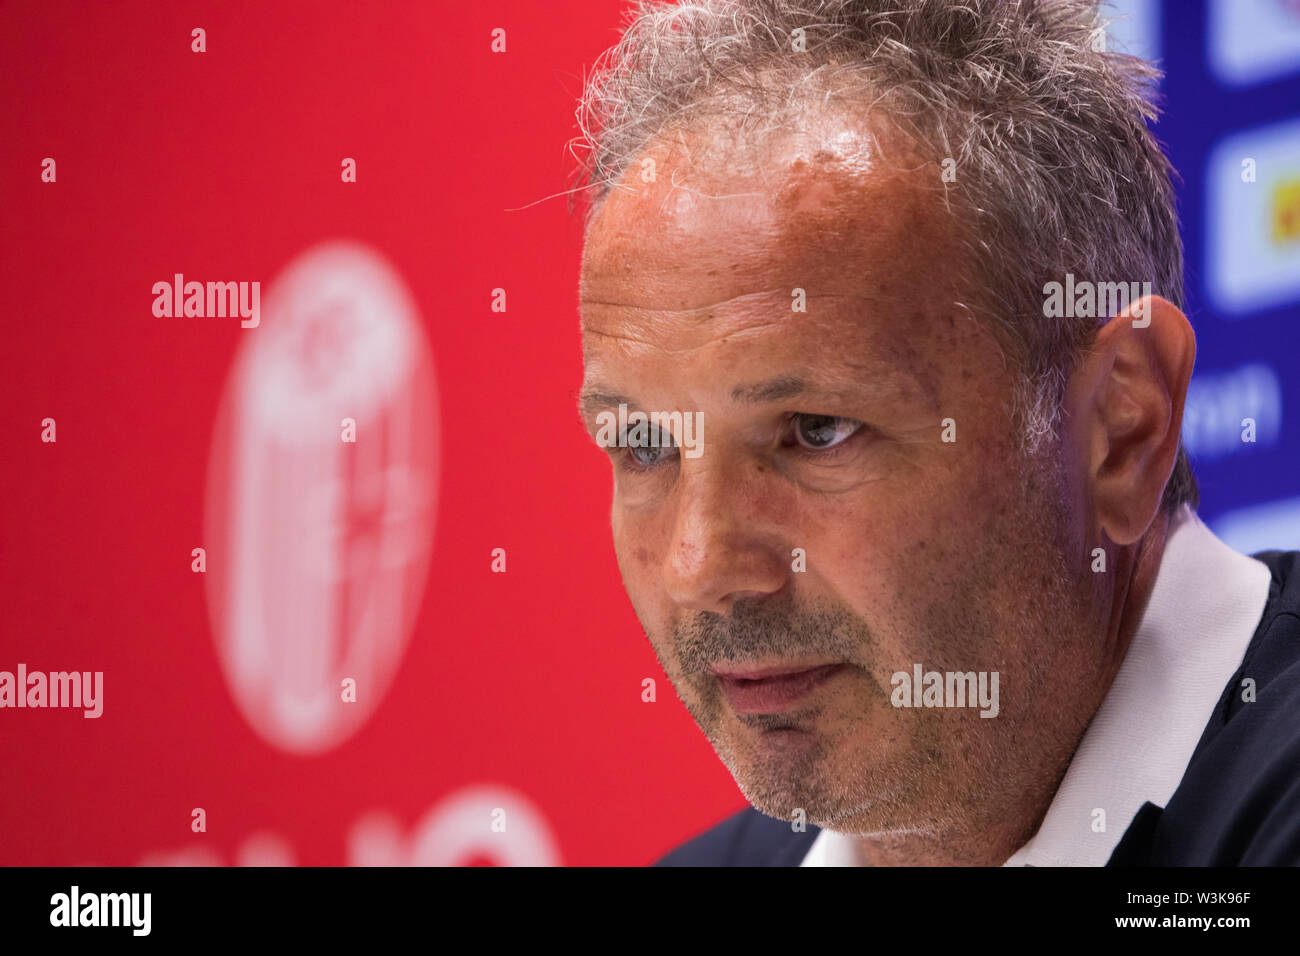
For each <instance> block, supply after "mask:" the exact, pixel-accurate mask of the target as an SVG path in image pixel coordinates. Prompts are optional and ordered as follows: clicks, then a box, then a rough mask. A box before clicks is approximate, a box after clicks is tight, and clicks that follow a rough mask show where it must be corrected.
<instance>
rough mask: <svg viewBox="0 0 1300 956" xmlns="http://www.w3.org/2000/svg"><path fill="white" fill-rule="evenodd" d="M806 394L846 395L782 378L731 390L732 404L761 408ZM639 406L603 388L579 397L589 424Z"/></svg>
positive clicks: (582, 414)
mask: <svg viewBox="0 0 1300 956" xmlns="http://www.w3.org/2000/svg"><path fill="white" fill-rule="evenodd" d="M805 392H817V393H819V394H822V395H834V396H837V397H838V396H840V395H843V394H845V393H842V392H838V391H835V390H833V389H826V388H821V387H818V386H815V385H812V384H810V383H809V382H807V381H805V380H804V379H801V378H796V377H794V376H791V375H782V376H779V377H777V378H772V379H768V380H767V381H763V382H754V383H751V384H749V385H737V386H736V387H735V388H733V389H732V390H731V400H732V401H733V402H737V403H739V404H743V405H760V404H763V403H766V402H781V401H785V400H786V399H788V398H793V397H795V396H796V395H802V394H804V393H805ZM619 405H627V406H628V407H629V408H633V407H635V406H636V405H637V403H636V401H635V400H634V399H631V398H629V397H628V396H626V395H621V394H619V393H618V392H607V391H604V390H603V389H600V388H595V389H587V390H584V391H583V392H581V393H580V394H579V395H578V414H579V416H580V417H581V418H582V419H583V421H584V422H585V421H586V419H587V417H588V416H590V415H592V414H594V413H595V412H598V411H601V410H602V409H609V408H617V407H618V406H619Z"/></svg>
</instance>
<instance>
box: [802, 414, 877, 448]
mask: <svg viewBox="0 0 1300 956" xmlns="http://www.w3.org/2000/svg"><path fill="white" fill-rule="evenodd" d="M861 427H862V422H860V421H856V420H855V419H852V418H839V417H837V416H835V415H805V414H803V413H796V415H795V416H794V437H795V440H796V441H798V442H799V444H800V445H801V446H802V447H804V448H808V449H811V450H813V451H823V450H825V449H827V448H834V447H835V446H836V445H839V444H841V443H842V442H844V441H846V440H848V439H849V438H851V437H852V436H853V433H854V432H856V431H857V430H858V429H859V428H861Z"/></svg>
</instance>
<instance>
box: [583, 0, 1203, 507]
mask: <svg viewBox="0 0 1300 956" xmlns="http://www.w3.org/2000/svg"><path fill="white" fill-rule="evenodd" d="M1104 29H1105V22H1104V21H1103V20H1102V18H1101V16H1100V12H1099V10H1098V0H684V2H682V3H680V4H672V3H664V2H660V0H638V3H637V5H636V7H635V8H634V9H632V10H630V11H629V12H628V25H627V28H626V29H625V31H624V33H623V35H622V37H621V39H620V40H619V42H618V43H617V44H616V45H615V46H614V47H611V48H610V49H609V50H607V51H605V53H604V54H603V55H602V57H601V59H600V60H599V61H598V62H597V64H596V66H595V68H594V69H593V72H592V75H591V76H590V77H589V79H588V81H587V83H586V86H585V89H584V92H583V96H582V100H581V102H580V103H579V105H578V109H577V114H576V115H577V120H578V126H579V129H580V130H581V136H580V137H578V138H576V139H575V140H574V141H572V142H571V143H570V148H571V149H572V151H573V152H574V154H575V156H577V157H578V159H579V161H580V168H579V170H578V174H579V177H580V181H579V189H580V190H585V191H586V192H587V193H588V194H589V197H588V198H589V202H588V206H587V223H588V224H590V222H591V219H592V218H593V217H594V215H595V213H596V211H597V210H598V209H599V207H600V205H601V204H602V203H603V201H604V199H605V197H606V196H607V195H608V193H609V192H610V190H611V189H613V188H614V187H615V185H616V184H617V183H618V182H619V180H620V179H621V177H622V175H623V173H624V171H625V170H626V168H627V166H628V165H629V164H630V163H631V162H632V161H633V160H634V159H635V158H636V157H637V155H638V154H639V152H640V151H641V150H642V149H643V148H644V147H646V146H647V145H648V144H649V143H650V141H651V140H652V139H654V138H655V137H656V136H657V135H659V134H661V133H664V132H665V131H667V130H669V129H671V128H682V127H686V126H689V125H690V124H691V123H699V122H701V121H706V122H712V123H718V122H720V121H723V120H724V119H727V118H730V120H731V121H734V122H737V123H738V127H739V126H745V127H748V126H749V124H751V122H752V121H753V120H754V119H755V118H758V119H759V120H760V121H761V123H762V125H763V127H764V128H765V129H768V130H770V129H772V128H775V127H776V126H778V125H779V124H780V123H781V122H783V121H784V122H790V121H797V119H798V116H799V114H800V110H802V109H806V108H807V105H808V102H809V101H808V96H809V95H812V94H811V91H813V90H816V91H817V95H818V98H819V99H820V100H823V101H828V100H829V99H830V98H831V97H832V96H834V97H836V98H840V99H843V98H847V99H848V101H849V102H851V103H854V102H855V103H857V104H859V105H860V106H861V107H862V108H863V109H864V110H866V109H870V108H871V107H873V106H875V105H876V104H879V105H881V106H882V107H883V109H884V112H885V114H886V115H887V117H888V118H889V120H890V121H891V122H892V123H893V125H894V126H895V127H896V128H897V129H899V130H900V131H901V132H903V133H904V134H905V135H906V136H907V137H908V138H909V140H910V141H911V142H913V143H915V144H919V145H921V146H922V147H923V148H925V150H926V152H927V153H928V154H930V155H932V156H933V157H934V158H935V160H936V162H939V161H941V160H943V159H952V160H954V161H955V169H957V170H960V174H959V175H960V185H959V186H955V187H952V188H950V189H949V188H948V187H945V189H947V193H948V200H949V202H950V204H951V205H950V207H949V208H954V207H955V208H956V209H958V210H959V211H960V212H961V213H962V215H961V216H960V217H958V220H957V221H958V227H959V232H960V241H961V242H962V243H963V245H964V246H965V247H966V249H967V250H968V252H969V253H970V261H971V262H972V263H973V264H974V265H975V267H976V268H977V269H978V270H979V271H980V272H981V273H982V277H983V278H984V280H985V283H986V285H987V290H986V292H985V293H984V294H983V301H980V302H978V303H976V311H978V312H979V313H981V314H982V315H983V317H984V318H985V319H988V320H991V327H992V328H993V330H994V331H995V333H996V334H997V335H998V336H999V340H1000V341H1001V342H1003V344H1004V345H1005V346H1010V351H1011V354H1012V355H1013V356H1014V357H1015V361H1016V362H1017V364H1018V367H1019V369H1020V372H1021V374H1020V378H1021V381H1022V383H1023V385H1022V388H1021V389H1020V391H1019V393H1018V394H1017V395H1016V396H1014V397H1013V399H1012V401H1013V404H1014V408H1015V413H1016V415H1015V417H1016V421H1017V423H1018V427H1019V428H1020V430H1021V433H1022V440H1023V445H1024V447H1026V448H1028V449H1029V450H1030V451H1036V450H1037V449H1038V448H1039V447H1040V445H1041V443H1042V442H1043V441H1044V440H1045V439H1048V438H1051V439H1055V438H1057V437H1059V425H1060V412H1061V404H1062V401H1063V399H1064V391H1065V385H1066V381H1067V380H1068V378H1069V376H1070V374H1071V373H1072V371H1073V370H1074V368H1075V367H1076V365H1077V363H1078V362H1079V360H1080V359H1081V358H1082V356H1083V355H1084V354H1085V353H1086V351H1087V349H1088V348H1089V347H1090V346H1091V344H1092V342H1093V340H1094V337H1095V335H1096V333H1097V330H1098V329H1099V328H1100V325H1101V321H1104V320H1105V319H1106V318H1109V316H1102V317H1101V321H1099V320H1098V319H1094V318H1060V319H1055V318H1054V319H1051V320H1046V319H1044V318H1043V311H1044V310H1043V301H1044V296H1043V292H1044V289H1043V287H1044V285H1045V284H1046V283H1048V282H1052V281H1055V282H1062V281H1064V278H1065V275H1066V273H1072V274H1074V275H1076V276H1079V277H1080V278H1086V279H1089V280H1091V281H1093V282H1094V283H1100V282H1103V281H1114V280H1119V279H1121V278H1122V279H1124V280H1125V281H1131V280H1139V281H1149V282H1151V289H1152V292H1153V293H1155V294H1156V295H1160V296H1163V297H1164V298H1166V299H1168V300H1169V301H1170V302H1172V303H1173V304H1174V305H1176V306H1178V307H1179V308H1180V309H1181V308H1182V307H1183V273H1182V265H1183V264H1182V243H1181V240H1180V238H1179V234H1178V217H1177V212H1176V210H1175V207H1174V194H1173V187H1172V185H1171V182H1170V179H1171V175H1174V173H1173V170H1172V168H1171V167H1170V165H1169V161H1168V160H1167V159H1166V158H1165V156H1164V153H1163V152H1162V151H1161V149H1160V146H1159V144H1158V142H1157V141H1156V139H1155V136H1154V135H1153V133H1152V132H1151V130H1150V128H1149V127H1148V125H1147V124H1148V122H1150V121H1154V120H1155V119H1156V117H1157V115H1158V111H1157V109H1156V107H1155V105H1154V104H1153V102H1152V90H1153V88H1154V86H1155V83H1156V81H1158V79H1159V77H1160V72H1159V71H1158V70H1157V69H1156V68H1155V67H1153V66H1151V65H1150V64H1148V63H1146V62H1144V61H1143V60H1140V59H1138V58H1136V57H1132V56H1127V55H1122V54H1119V53H1111V52H1106V51H1105V43H1104V34H1103V33H1100V32H1099V31H1102V30H1104ZM1099 37H1100V38H1102V42H1101V43H1098V42H1097V40H1098V38H1099ZM937 178H938V167H937V166H936V179H937ZM570 203H571V208H572V198H571V199H570ZM976 291H977V293H978V291H979V290H976ZM1184 502H1187V503H1190V504H1191V505H1192V507H1196V506H1197V505H1198V503H1199V500H1198V493H1197V487H1196V481H1195V479H1194V478H1193V476H1192V471H1191V466H1190V463H1189V462H1188V459H1187V453H1186V450H1185V448H1184V447H1183V446H1182V444H1181V442H1180V444H1179V448H1178V456H1177V461H1176V463H1175V466H1174V470H1173V474H1172V475H1171V477H1170V480H1169V482H1168V484H1167V485H1166V487H1165V492H1164V500H1163V506H1164V507H1165V508H1166V509H1167V510H1172V509H1174V508H1176V507H1177V506H1178V505H1180V504H1182V503H1184Z"/></svg>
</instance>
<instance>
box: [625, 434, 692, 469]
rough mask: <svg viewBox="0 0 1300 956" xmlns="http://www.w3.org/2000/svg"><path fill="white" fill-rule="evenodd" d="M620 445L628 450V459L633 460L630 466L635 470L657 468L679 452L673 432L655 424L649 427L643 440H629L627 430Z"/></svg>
mask: <svg viewBox="0 0 1300 956" xmlns="http://www.w3.org/2000/svg"><path fill="white" fill-rule="evenodd" d="M619 445H620V446H622V447H624V448H625V449H626V450H627V454H626V459H628V460H630V461H631V462H633V464H632V465H631V466H629V467H631V469H632V470H635V471H645V470H649V469H651V468H655V467H657V466H659V465H661V464H663V463H665V462H667V461H670V460H671V459H673V458H676V457H677V454H678V450H677V441H676V439H674V438H673V436H672V433H671V432H668V431H666V430H663V429H658V428H656V427H655V426H653V425H651V426H649V427H648V429H647V433H646V438H645V439H644V440H643V441H637V442H633V441H632V440H629V438H628V434H627V432H624V433H623V434H622V435H620V436H619ZM620 457H623V456H620Z"/></svg>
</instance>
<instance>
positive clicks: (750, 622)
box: [673, 594, 879, 676]
mask: <svg viewBox="0 0 1300 956" xmlns="http://www.w3.org/2000/svg"><path fill="white" fill-rule="evenodd" d="M673 643H674V649H675V651H676V655H677V663H678V666H679V667H681V669H682V673H683V674H684V675H687V676H692V675H704V674H707V673H708V670H709V668H710V666H712V665H713V664H715V663H717V662H718V661H720V660H725V661H730V662H733V663H737V664H744V663H750V662H757V661H760V660H767V659H771V658H796V659H800V660H829V661H844V662H849V663H852V662H855V661H858V662H861V661H862V660H863V657H864V655H866V654H868V653H869V651H870V650H871V649H872V648H875V647H878V644H879V642H878V641H877V639H876V636H875V634H874V633H873V632H872V630H871V628H870V627H868V626H867V624H866V622H865V621H862V620H861V619H860V618H858V617H857V616H855V615H854V614H852V613H850V612H849V611H848V610H846V609H845V608H843V607H841V606H839V605H837V604H834V603H832V602H829V601H817V602H804V603H800V602H796V601H795V599H794V597H793V596H791V595H788V594H787V595H784V596H780V597H767V598H744V599H741V600H737V601H736V602H735V603H734V604H733V605H732V608H731V613H730V614H719V613H717V612H715V611H701V612H699V613H698V614H696V615H695V616H693V617H692V618H690V619H688V620H685V621H681V622H679V623H678V624H677V625H676V626H675V627H674V628H673Z"/></svg>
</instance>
